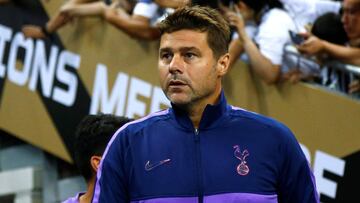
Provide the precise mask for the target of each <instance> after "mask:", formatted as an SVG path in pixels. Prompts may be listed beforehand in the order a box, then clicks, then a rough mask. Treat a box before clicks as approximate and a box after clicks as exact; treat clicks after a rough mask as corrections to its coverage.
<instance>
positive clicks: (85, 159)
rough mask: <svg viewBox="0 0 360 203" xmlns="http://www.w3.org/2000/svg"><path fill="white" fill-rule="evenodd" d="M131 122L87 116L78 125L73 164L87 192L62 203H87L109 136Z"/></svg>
mask: <svg viewBox="0 0 360 203" xmlns="http://www.w3.org/2000/svg"><path fill="white" fill-rule="evenodd" d="M129 121H131V120H130V119H128V118H125V117H117V116H112V115H106V114H101V115H88V116H86V117H85V118H84V119H83V120H82V121H81V122H80V124H79V125H78V127H77V130H76V134H75V135H76V140H75V149H74V150H75V151H74V154H75V158H74V161H75V164H76V165H77V167H78V169H79V171H80V173H81V174H82V176H83V177H84V178H85V181H86V183H87V191H86V192H82V193H78V194H77V195H76V196H75V197H72V198H69V199H67V200H65V201H64V203H88V202H91V198H92V196H93V191H94V185H95V180H96V171H97V169H98V167H99V164H100V160H101V156H102V154H103V152H104V150H105V147H106V145H107V143H108V142H109V140H110V139H111V136H112V135H113V134H114V133H115V132H116V130H118V129H119V128H120V127H121V126H123V125H124V124H126V123H128V122H129Z"/></svg>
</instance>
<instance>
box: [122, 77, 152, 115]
mask: <svg viewBox="0 0 360 203" xmlns="http://www.w3.org/2000/svg"><path fill="white" fill-rule="evenodd" d="M138 95H142V96H144V97H148V98H150V96H151V84H150V83H147V82H145V81H142V80H140V79H138V78H135V77H133V78H131V82H130V90H129V95H128V101H127V103H128V106H127V110H126V116H127V117H129V118H134V117H136V116H140V117H142V116H145V114H146V105H145V104H144V102H141V101H140V100H138V98H137V96H138Z"/></svg>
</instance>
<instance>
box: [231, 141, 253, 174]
mask: <svg viewBox="0 0 360 203" xmlns="http://www.w3.org/2000/svg"><path fill="white" fill-rule="evenodd" d="M233 148H234V149H235V151H234V155H235V157H236V158H237V159H239V160H240V164H239V165H238V166H237V167H236V171H237V173H238V174H239V175H242V176H245V175H247V174H248V173H249V171H250V169H249V167H248V166H247V165H246V160H245V159H246V157H247V156H249V155H250V154H249V152H248V150H247V149H245V150H244V151H242V152H241V150H240V147H239V145H235V146H234V147H233Z"/></svg>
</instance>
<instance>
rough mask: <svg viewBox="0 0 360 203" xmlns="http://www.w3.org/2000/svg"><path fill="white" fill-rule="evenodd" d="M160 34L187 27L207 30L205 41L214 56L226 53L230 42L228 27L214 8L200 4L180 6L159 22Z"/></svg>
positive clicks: (201, 30) (202, 30)
mask: <svg viewBox="0 0 360 203" xmlns="http://www.w3.org/2000/svg"><path fill="white" fill-rule="evenodd" d="M159 29H160V32H161V35H163V34H164V33H172V32H175V31H179V30H183V29H189V30H197V31H200V32H207V43H208V45H209V47H210V48H211V50H212V51H213V54H214V56H215V57H216V58H218V57H220V56H222V55H224V54H226V53H227V52H228V48H229V42H230V27H229V24H228V22H227V21H226V20H225V19H224V18H223V16H222V15H221V14H220V13H219V12H218V11H216V10H215V9H212V8H209V7H202V6H192V7H188V6H186V7H182V8H179V9H177V10H176V11H175V12H174V13H172V14H170V15H169V16H168V17H167V18H166V19H165V20H163V21H162V22H161V23H160V24H159Z"/></svg>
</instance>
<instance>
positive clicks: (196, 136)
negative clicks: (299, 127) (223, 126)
mask: <svg viewBox="0 0 360 203" xmlns="http://www.w3.org/2000/svg"><path fill="white" fill-rule="evenodd" d="M194 133H195V141H196V142H198V141H199V140H200V136H199V129H197V128H195V131H194Z"/></svg>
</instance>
